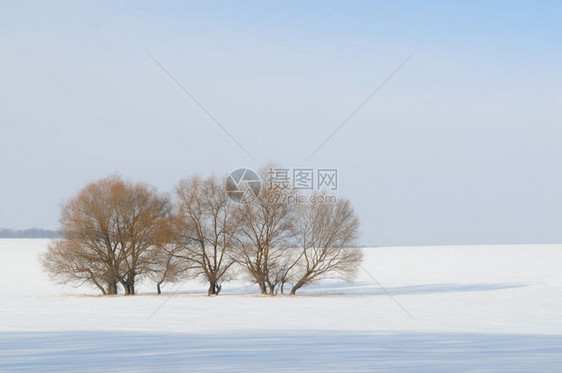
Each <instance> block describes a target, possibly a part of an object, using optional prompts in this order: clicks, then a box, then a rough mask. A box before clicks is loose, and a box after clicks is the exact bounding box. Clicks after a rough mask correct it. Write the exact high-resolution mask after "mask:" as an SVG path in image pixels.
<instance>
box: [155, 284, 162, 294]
mask: <svg viewBox="0 0 562 373" xmlns="http://www.w3.org/2000/svg"><path fill="white" fill-rule="evenodd" d="M156 290H157V291H158V295H160V294H162V290H161V289H160V283H159V282H157V283H156Z"/></svg>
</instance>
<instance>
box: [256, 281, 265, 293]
mask: <svg viewBox="0 0 562 373" xmlns="http://www.w3.org/2000/svg"><path fill="white" fill-rule="evenodd" d="M258 285H259V286H260V292H261V295H267V288H266V287H265V283H263V282H258Z"/></svg>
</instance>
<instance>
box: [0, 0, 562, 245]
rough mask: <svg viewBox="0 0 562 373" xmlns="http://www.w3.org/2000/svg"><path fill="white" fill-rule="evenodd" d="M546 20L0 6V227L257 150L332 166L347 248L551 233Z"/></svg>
mask: <svg viewBox="0 0 562 373" xmlns="http://www.w3.org/2000/svg"><path fill="white" fill-rule="evenodd" d="M560 19H562V4H561V3H560V2H545V1H542V2H531V1H529V2H512V1H509V2H507V1H506V2H484V1H482V2H474V1H471V2H451V1H446V2H427V3H426V4H422V2H417V1H416V2H394V1H388V2H374V1H365V2H359V1H356V2H343V1H341V2H326V1H322V2H320V1H317V2H316V1H308V2H302V1H294V2H287V1H283V2H281V1H278V2H263V1H260V2H203V1H201V2H185V3H184V2H169V3H167V4H160V3H157V2H152V1H145V2H139V1H134V2H119V3H114V2H97V3H95V2H93V3H91V4H89V5H86V4H83V3H78V2H27V1H4V2H2V3H1V5H0V42H1V45H2V48H1V49H0V58H1V59H0V61H1V62H0V64H1V66H2V69H1V70H0V81H1V82H2V84H1V88H0V123H1V126H2V127H1V132H0V133H1V134H2V137H1V138H2V146H1V148H0V159H1V161H2V163H1V167H2V168H3V173H2V182H1V183H0V196H1V197H0V227H10V228H26V227H31V226H39V227H44V228H56V227H57V219H58V215H59V207H58V205H59V203H60V202H61V201H63V200H65V199H66V198H69V197H70V196H72V195H73V194H74V193H76V192H77V191H78V189H79V188H80V187H82V186H83V185H84V184H85V183H87V182H88V181H91V180H94V179H97V178H99V177H102V176H105V175H107V174H110V173H114V172H118V173H120V174H122V175H123V176H125V177H127V178H131V179H133V180H144V181H147V182H150V183H152V184H154V185H156V186H158V187H159V188H160V189H161V190H162V191H171V190H172V188H173V186H174V185H175V184H176V182H177V181H178V180H179V179H180V178H182V177H185V176H188V175H190V174H192V173H194V172H198V173H201V174H208V173H211V172H214V173H218V174H222V173H227V172H228V171H231V170H232V169H235V168H238V167H250V168H258V167H259V166H261V165H263V164H265V163H266V162H268V161H275V162H277V163H280V164H283V165H285V166H286V167H331V168H332V167H333V168H338V169H339V176H340V182H339V191H338V194H339V195H342V196H346V197H348V198H350V199H351V200H352V201H353V203H354V205H355V207H356V209H357V212H358V214H359V216H360V219H361V223H362V240H361V241H362V243H364V244H369V245H422V244H474V243H560V242H562V217H561V216H560V215H561V211H562V191H561V185H562V175H561V171H562V167H561V166H562V146H561V145H562V109H561V105H560V103H561V102H562V84H561V83H562V24H561V22H560ZM145 51H149V52H150V53H151V54H153V55H154V56H155V57H156V58H157V59H158V60H159V61H160V62H161V63H162V64H163V65H164V66H165V67H166V68H167V69H168V70H169V71H170V72H171V73H172V74H173V75H174V76H175V77H176V78H177V79H178V80H179V81H180V82H181V83H182V84H183V85H184V86H185V87H186V88H187V89H188V90H189V91H190V92H191V93H192V94H193V95H194V96H195V97H196V98H197V99H198V100H199V101H200V102H201V103H202V104H203V105H204V106H205V107H206V108H207V109H208V110H209V111H210V112H211V113H212V114H213V115H214V116H215V117H216V118H217V119H218V120H219V121H220V122H221V123H222V124H223V125H224V126H225V127H226V128H227V129H228V130H229V131H230V132H231V133H232V134H233V136H234V137H236V139H237V140H238V141H240V143H242V144H243V145H244V146H245V147H246V148H247V149H248V151H250V153H252V154H253V155H254V156H255V158H256V159H257V160H258V161H257V162H256V161H254V160H252V159H251V158H250V157H248V156H247V155H246V154H245V153H244V152H243V151H241V150H240V149H239V148H238V146H237V145H236V144H235V143H234V142H233V141H232V140H231V139H230V138H229V137H228V136H227V135H226V134H224V133H223V132H222V131H221V129H220V128H218V127H217V126H216V125H215V124H214V123H213V122H212V121H211V120H210V119H209V118H208V117H207V116H206V114H205V113H204V112H202V111H201V109H200V108H199V107H197V106H196V105H195V104H194V103H193V102H192V101H191V100H190V99H189V98H188V97H187V96H186V95H185V94H184V93H183V92H182V91H181V90H180V89H179V88H178V87H177V86H176V85H175V84H174V83H173V82H172V81H171V80H170V79H169V78H168V77H167V76H166V75H165V74H164V73H163V72H162V70H160V69H159V67H158V66H157V65H156V64H155V63H154V62H153V61H152V60H151V59H150V58H149V57H148V56H147V54H146V53H145ZM414 51H415V52H416V54H415V55H414V57H413V58H412V59H411V60H410V61H409V62H408V63H407V64H406V65H405V66H404V68H403V69H402V70H400V71H399V72H398V73H397V74H396V75H395V76H394V77H393V79H391V80H390V81H389V82H388V84H387V85H386V86H384V87H383V88H382V89H381V90H380V91H379V92H378V93H377V95H376V96H374V97H373V99H372V100H371V101H370V102H369V103H367V104H366V105H365V106H364V107H363V108H362V109H361V110H360V111H359V112H358V113H357V114H356V115H355V117H354V118H352V119H351V120H350V121H349V122H348V123H347V124H346V125H345V126H344V127H343V128H342V129H341V131H340V132H338V133H337V134H336V135H335V136H334V137H333V138H332V139H331V140H330V141H329V142H328V143H327V144H326V145H325V146H324V147H323V148H322V149H321V150H320V151H319V152H318V153H317V154H316V155H315V156H314V157H313V158H312V159H311V160H310V161H306V158H307V156H308V155H309V154H310V153H311V152H312V151H313V150H314V149H315V148H316V147H317V146H318V145H319V144H320V143H321V142H322V141H323V140H324V139H325V138H326V137H327V136H328V135H329V134H330V133H331V132H332V131H333V130H334V129H335V128H336V127H338V126H339V125H340V124H341V123H342V121H343V120H344V119H345V118H346V117H347V116H348V115H349V114H350V113H351V112H353V110H355V108H356V107H357V106H358V105H359V104H360V103H361V102H362V101H363V100H364V99H365V98H366V97H367V96H369V95H370V94H371V93H372V92H373V90H374V89H375V88H376V87H377V86H378V85H379V84H380V83H381V82H382V81H384V80H385V79H386V77H387V76H388V75H389V74H390V73H391V72H392V71H393V70H394V69H395V68H396V67H397V66H398V65H399V64H400V63H401V62H402V61H404V60H405V59H406V58H407V57H408V56H409V55H410V54H411V53H412V52H414Z"/></svg>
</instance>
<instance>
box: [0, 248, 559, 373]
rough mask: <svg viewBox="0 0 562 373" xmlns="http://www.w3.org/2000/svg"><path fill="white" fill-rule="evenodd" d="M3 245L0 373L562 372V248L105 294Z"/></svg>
mask: <svg viewBox="0 0 562 373" xmlns="http://www.w3.org/2000/svg"><path fill="white" fill-rule="evenodd" d="M47 244H48V241H47V240H0V371H11V370H14V371H40V372H45V371H57V372H58V371H100V370H103V371H119V372H123V371H146V370H152V371H229V372H237V371H249V370H253V371H276V372H278V371H295V372H297V371H304V370H308V371H319V372H325V371H405V372H412V371H428V372H458V371H477V372H489V371H517V372H522V371H528V372H540V371H551V372H560V371H562V270H560V266H561V264H562V245H534V246H533V245H529V246H451V247H404V248H371V249H365V262H364V264H363V266H364V267H365V269H366V270H368V271H369V272H370V273H371V274H372V275H373V276H374V277H375V278H376V279H377V280H378V281H379V282H380V283H381V284H382V285H383V286H384V287H385V288H386V289H387V290H388V291H389V292H390V293H391V294H392V295H393V296H394V297H395V298H396V300H397V301H398V302H399V303H400V304H401V305H402V306H403V307H404V308H405V309H406V310H407V311H408V312H409V313H410V314H411V315H412V316H413V319H412V318H411V317H410V316H408V314H407V313H406V312H404V311H403V310H402V309H401V308H400V306H398V305H397V304H396V303H395V302H394V301H393V299H392V298H390V297H389V296H388V295H387V294H385V293H384V292H383V291H382V290H381V289H380V288H379V287H378V285H377V284H376V283H375V282H374V281H373V280H372V279H371V278H370V277H369V276H368V275H367V274H366V273H364V272H363V273H361V275H360V276H359V278H358V280H357V281H356V282H354V283H351V284H346V283H340V282H332V283H327V284H323V285H320V286H316V287H314V288H310V289H306V290H304V291H303V292H302V296H299V297H261V296H256V295H255V289H254V288H250V287H245V286H244V284H239V283H231V284H225V286H224V290H223V292H224V295H222V294H221V295H220V296H218V297H207V296H206V295H205V293H206V290H205V288H204V287H203V286H201V285H199V284H197V283H194V284H190V283H188V284H184V285H183V286H181V287H180V288H179V290H178V291H177V293H176V294H175V295H173V296H169V295H170V294H171V293H172V292H174V291H176V287H172V286H169V287H168V288H165V290H166V291H167V294H163V295H161V296H157V295H154V290H153V289H152V287H151V286H150V284H146V285H145V286H144V287H142V286H141V295H139V296H135V297H124V296H117V297H99V296H95V295H94V294H95V291H89V290H87V289H74V288H62V287H59V286H56V285H53V284H51V283H50V282H49V281H48V279H47V277H46V276H45V275H44V274H43V273H42V271H41V268H40V266H39V263H38V254H39V253H40V252H41V251H43V250H44V249H45V247H46V245H47Z"/></svg>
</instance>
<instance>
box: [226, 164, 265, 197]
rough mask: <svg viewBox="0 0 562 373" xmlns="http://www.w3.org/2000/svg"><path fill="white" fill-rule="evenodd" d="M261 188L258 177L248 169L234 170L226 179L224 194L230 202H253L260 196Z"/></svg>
mask: <svg viewBox="0 0 562 373" xmlns="http://www.w3.org/2000/svg"><path fill="white" fill-rule="evenodd" d="M261 188H262V183H261V179H260V177H259V175H258V174H256V173H255V172H254V171H252V170H250V169H249V168H239V169H237V170H234V171H232V172H231V173H230V174H229V175H228V177H227V179H226V192H227V193H228V196H229V197H230V199H231V200H233V201H235V202H238V203H242V204H245V203H250V202H253V201H254V200H255V199H256V198H258V196H259V195H260V192H261Z"/></svg>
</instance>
